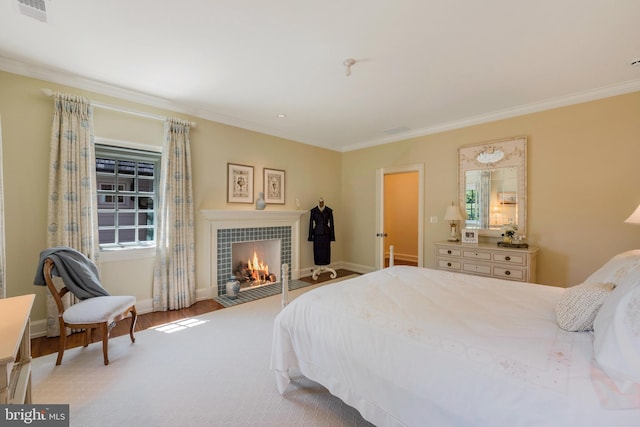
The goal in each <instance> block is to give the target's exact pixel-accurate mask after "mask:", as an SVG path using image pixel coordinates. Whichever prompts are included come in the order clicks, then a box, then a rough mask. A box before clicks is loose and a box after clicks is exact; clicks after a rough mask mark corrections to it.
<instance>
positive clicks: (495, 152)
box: [458, 136, 527, 236]
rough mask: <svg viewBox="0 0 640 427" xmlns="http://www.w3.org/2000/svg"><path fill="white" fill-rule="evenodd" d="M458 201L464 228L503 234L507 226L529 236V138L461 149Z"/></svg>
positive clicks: (479, 232) (485, 232) (481, 232)
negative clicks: (502, 230)
mask: <svg viewBox="0 0 640 427" xmlns="http://www.w3.org/2000/svg"><path fill="white" fill-rule="evenodd" d="M458 174H459V175H458V185H459V189H458V203H459V205H460V210H461V211H462V213H463V214H466V215H465V217H466V219H465V223H464V225H463V226H464V227H466V228H476V229H478V234H479V235H481V236H500V234H501V228H502V227H503V226H505V225H516V226H517V227H518V234H522V235H526V227H527V221H526V219H527V218H526V215H527V138H526V137H523V136H522V137H517V138H512V139H506V140H500V141H493V142H489V143H484V144H476V145H469V146H465V147H461V148H460V149H458Z"/></svg>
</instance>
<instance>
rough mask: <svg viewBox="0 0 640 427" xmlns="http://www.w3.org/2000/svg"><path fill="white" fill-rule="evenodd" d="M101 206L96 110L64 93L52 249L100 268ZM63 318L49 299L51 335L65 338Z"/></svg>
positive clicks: (53, 182) (50, 217) (53, 179)
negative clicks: (60, 320) (71, 252)
mask: <svg viewBox="0 0 640 427" xmlns="http://www.w3.org/2000/svg"><path fill="white" fill-rule="evenodd" d="M97 202H98V199H97V189H96V166H95V147H94V141H93V110H92V108H91V105H90V103H89V100H88V99H86V98H82V97H78V96H73V95H65V94H59V93H58V94H56V95H55V100H54V112H53V122H52V124H51V147H50V151H49V206H48V211H47V247H48V248H52V247H57V246H69V247H71V248H73V249H76V250H78V251H80V252H82V253H83V254H85V255H86V256H87V257H88V258H90V259H92V260H93V261H94V262H96V264H97V263H98V255H99V247H98V243H99V240H98V211H97ZM68 295H70V299H73V298H71V294H70V293H69V294H68ZM67 303H69V304H71V303H73V301H68V302H67ZM57 317H58V310H57V308H56V306H55V302H54V301H53V298H52V297H51V296H50V295H49V297H48V299H47V336H58V335H59V329H58V321H57Z"/></svg>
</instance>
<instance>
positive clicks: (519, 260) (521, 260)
mask: <svg viewBox="0 0 640 427" xmlns="http://www.w3.org/2000/svg"><path fill="white" fill-rule="evenodd" d="M493 260H494V261H497V262H505V263H509V264H514V265H525V264H526V263H527V257H526V256H524V255H518V254H516V255H513V254H502V253H497V254H493Z"/></svg>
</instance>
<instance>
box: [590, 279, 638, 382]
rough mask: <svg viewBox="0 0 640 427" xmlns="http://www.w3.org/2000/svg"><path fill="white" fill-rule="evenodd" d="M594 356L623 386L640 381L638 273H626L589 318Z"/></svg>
mask: <svg viewBox="0 0 640 427" xmlns="http://www.w3.org/2000/svg"><path fill="white" fill-rule="evenodd" d="M593 328H594V339H593V349H594V356H595V359H596V361H597V362H598V364H599V365H600V367H601V368H602V370H603V371H604V372H605V373H606V374H607V375H608V376H609V378H611V379H612V380H613V381H614V382H615V383H616V385H618V387H619V388H620V389H621V390H623V389H624V388H626V386H627V385H629V383H630V382H635V383H639V384H640V276H638V275H634V276H628V277H627V278H626V279H625V280H624V281H622V282H621V283H620V284H619V285H618V286H616V289H614V290H613V292H611V295H610V296H609V298H607V300H606V301H605V302H604V304H603V305H602V307H601V308H600V311H599V312H598V315H597V316H596V319H595V321H594V322H593Z"/></svg>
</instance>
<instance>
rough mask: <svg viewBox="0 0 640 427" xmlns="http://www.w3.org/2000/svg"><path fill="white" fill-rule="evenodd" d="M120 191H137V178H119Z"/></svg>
mask: <svg viewBox="0 0 640 427" xmlns="http://www.w3.org/2000/svg"><path fill="white" fill-rule="evenodd" d="M118 191H136V180H135V178H128V177H126V178H125V177H122V176H119V177H118Z"/></svg>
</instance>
